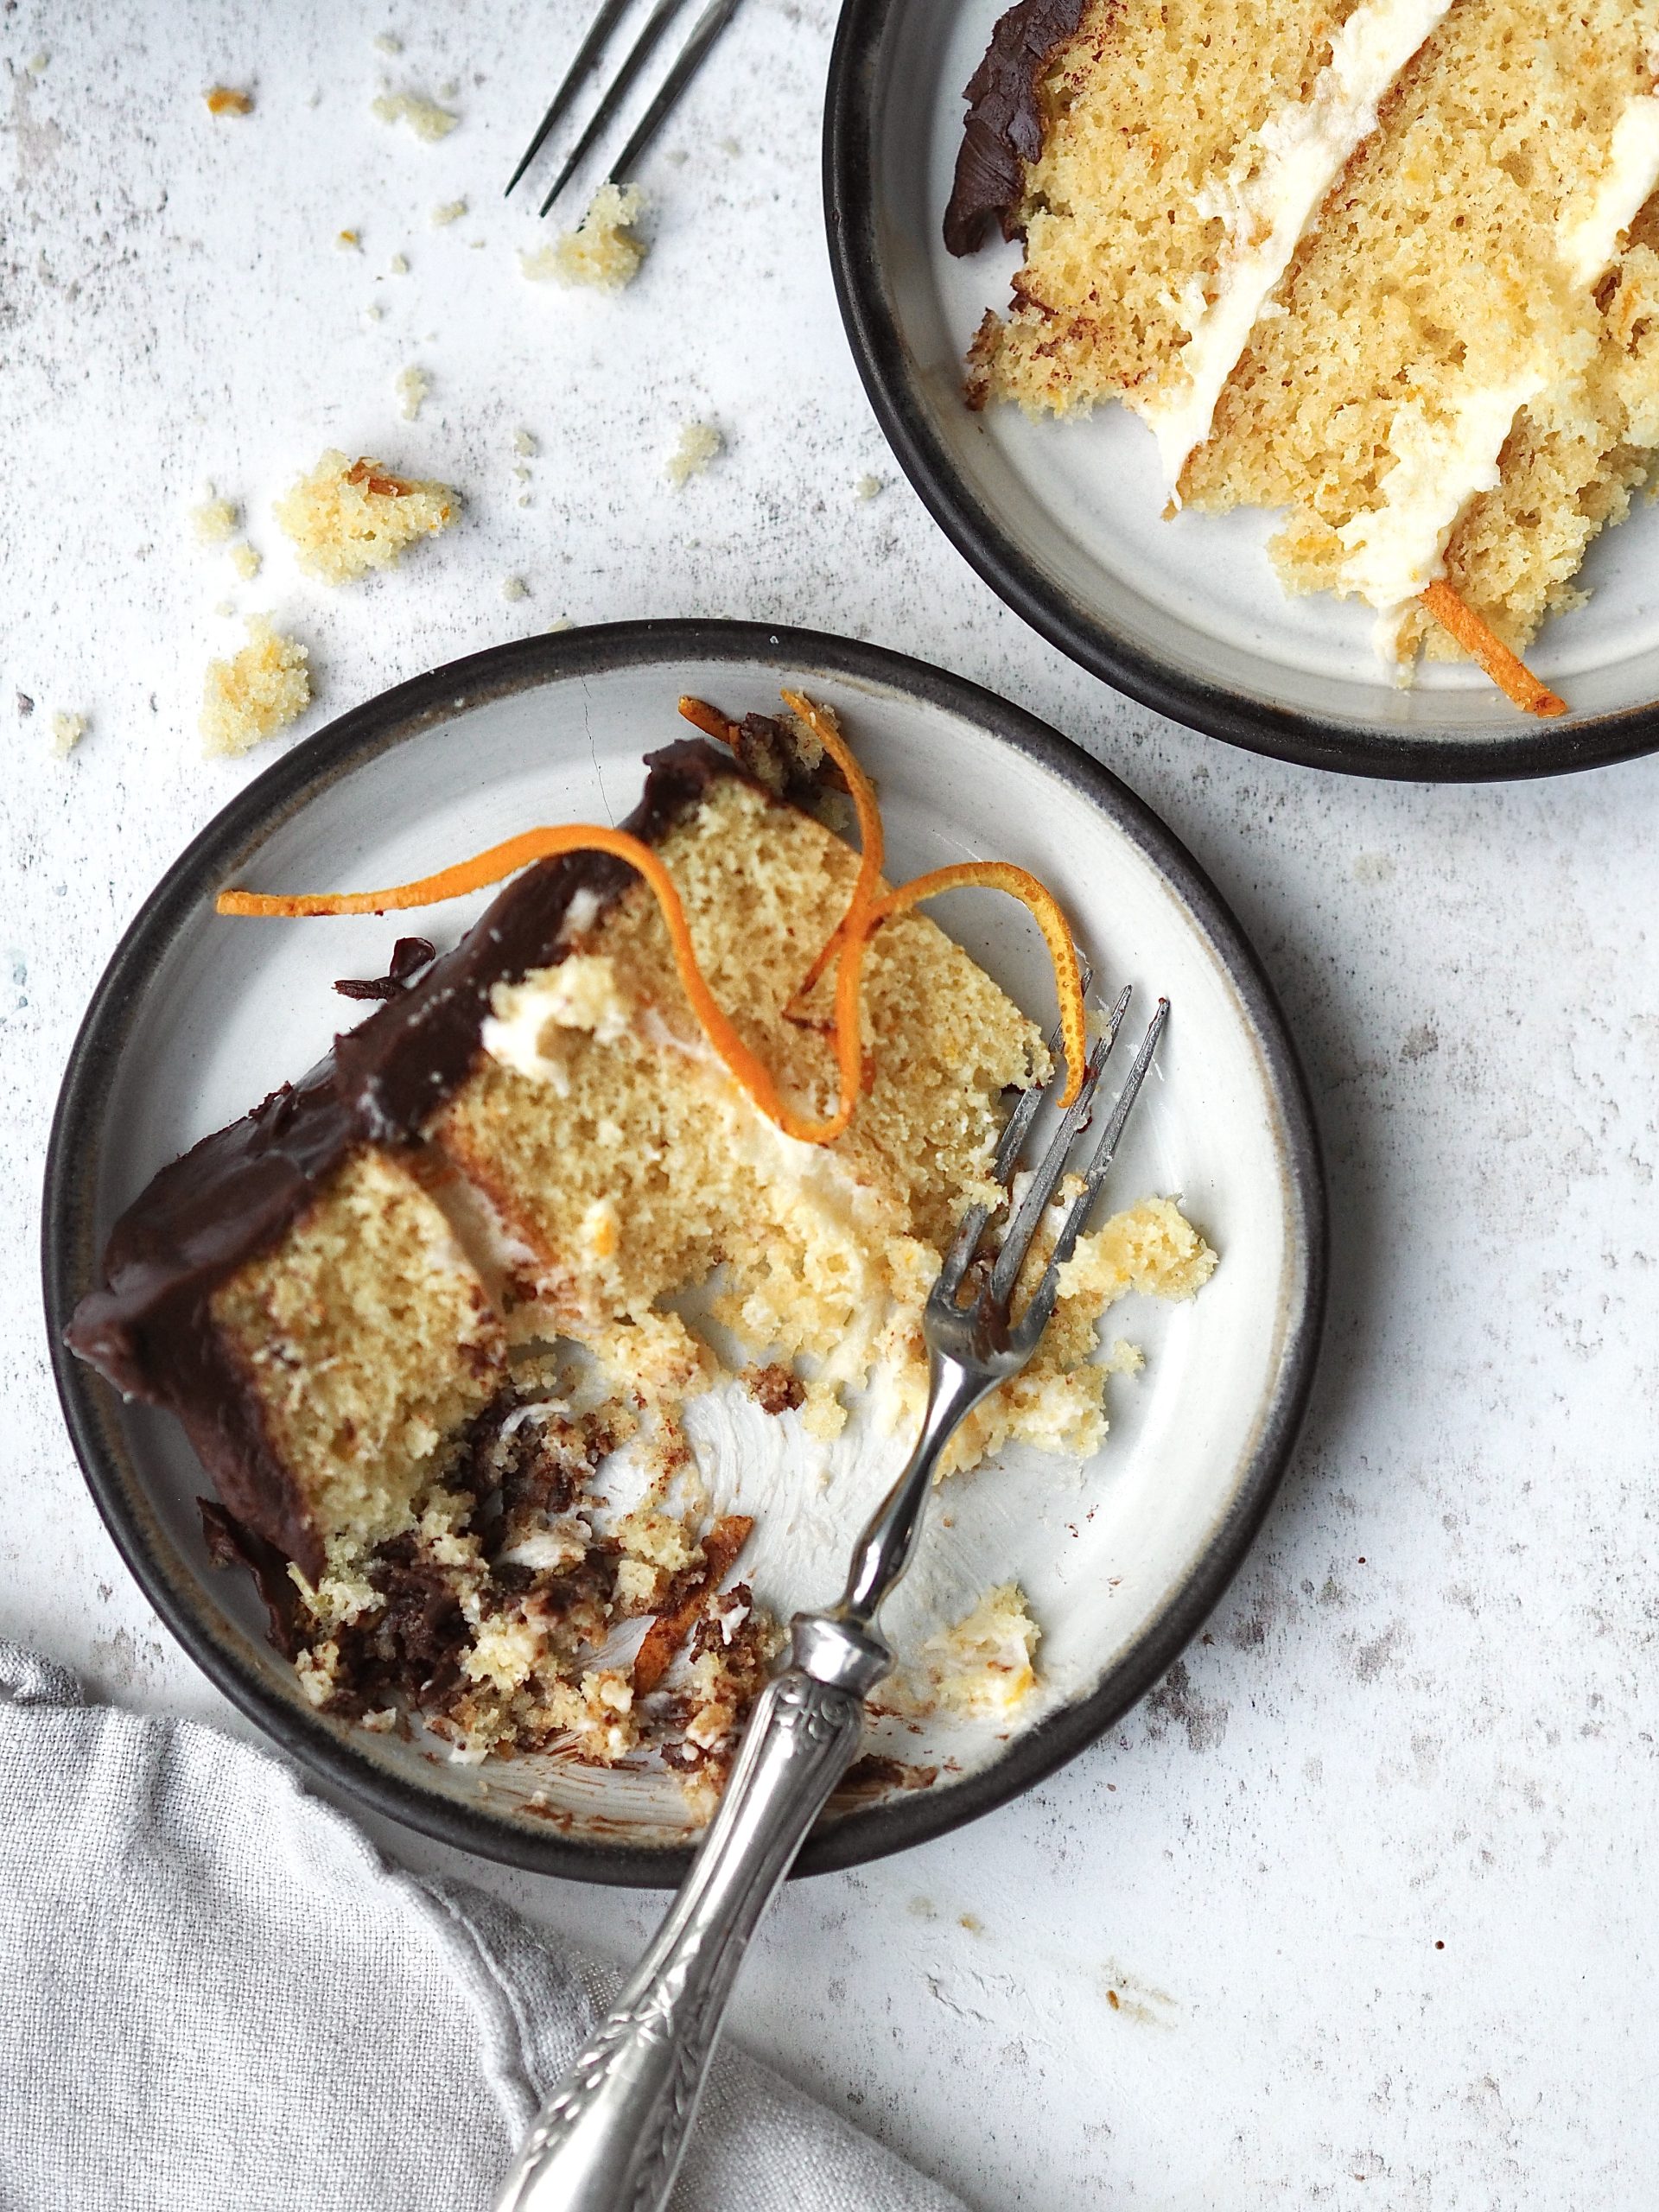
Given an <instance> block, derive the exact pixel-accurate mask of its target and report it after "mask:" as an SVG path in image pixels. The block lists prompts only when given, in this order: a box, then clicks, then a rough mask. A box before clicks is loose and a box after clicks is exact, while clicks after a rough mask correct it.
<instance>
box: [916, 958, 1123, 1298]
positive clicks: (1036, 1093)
mask: <svg viewBox="0 0 1659 2212" xmlns="http://www.w3.org/2000/svg"><path fill="white" fill-rule="evenodd" d="M1077 974H1078V978H1079V980H1080V982H1081V983H1082V987H1083V995H1084V998H1085V999H1086V998H1087V997H1088V995H1089V993H1090V990H1091V989H1092V988H1093V987H1094V981H1095V971H1094V969H1092V968H1091V967H1090V964H1089V963H1088V961H1087V960H1086V959H1084V957H1082V956H1081V955H1079V957H1078V960H1077ZM1127 999H1128V995H1127V993H1126V994H1125V996H1124V999H1123V1000H1122V1001H1119V1004H1118V1007H1117V1008H1116V1012H1115V1014H1114V1015H1113V1020H1114V1021H1116V1020H1122V1010H1123V1006H1124V1004H1126V1003H1127ZM1046 1042H1047V1045H1048V1056H1049V1058H1050V1059H1051V1060H1052V1061H1057V1062H1058V1058H1059V1053H1060V1025H1059V1023H1058V1021H1057V1022H1056V1023H1055V1025H1054V1027H1052V1029H1051V1030H1050V1031H1049V1033H1048V1037H1047V1039H1046ZM1051 1089H1052V1084H1040V1083H1033V1084H1030V1085H1029V1086H1028V1088H1027V1089H1026V1090H1022V1091H1021V1092H1020V1096H1019V1098H1018V1099H1017V1100H1016V1101H1015V1103H1014V1111H1013V1113H1012V1114H1010V1115H1009V1116H1008V1118H1007V1121H1006V1122H1004V1123H1003V1124H1002V1134H1001V1137H999V1138H998V1140H997V1146H996V1157H995V1159H994V1160H992V1162H991V1180H992V1181H993V1182H994V1183H1001V1185H1002V1186H1003V1190H1002V1200H1001V1203H1002V1205H1006V1204H1007V1183H1008V1179H1009V1177H1010V1176H1011V1175H1012V1174H1013V1173H1014V1169H1015V1168H1016V1167H1017V1166H1019V1164H1020V1154H1021V1153H1022V1152H1023V1151H1024V1150H1025V1144H1026V1138H1027V1135H1028V1133H1029V1131H1030V1128H1031V1125H1032V1123H1033V1122H1034V1121H1035V1120H1036V1118H1037V1112H1038V1109H1039V1107H1040V1106H1041V1104H1042V1103H1043V1101H1044V1099H1045V1098H1046V1096H1048V1093H1049V1091H1050V1090H1051ZM996 1211H999V1208H998V1207H995V1206H969V1209H968V1211H967V1212H966V1213H965V1214H963V1217H962V1225H961V1227H960V1228H959V1229H958V1230H957V1234H956V1237H955V1239H954V1241H953V1242H952V1243H951V1246H950V1250H949V1251H948V1252H947V1253H946V1254H945V1255H944V1262H943V1264H942V1265H941V1267H940V1268H939V1275H938V1287H939V1289H940V1292H941V1294H943V1295H944V1297H946V1298H954V1297H955V1296H956V1294H957V1291H958V1290H959V1289H960V1288H961V1287H962V1278H963V1274H965V1272H966V1271H967V1267H968V1262H969V1260H971V1259H972V1258H973V1256H974V1254H975V1253H976V1251H977V1250H978V1249H979V1240H980V1238H981V1237H982V1236H983V1235H984V1234H985V1224H986V1223H987V1222H988V1220H989V1219H990V1217H991V1216H992V1214H993V1213H995V1212H996Z"/></svg>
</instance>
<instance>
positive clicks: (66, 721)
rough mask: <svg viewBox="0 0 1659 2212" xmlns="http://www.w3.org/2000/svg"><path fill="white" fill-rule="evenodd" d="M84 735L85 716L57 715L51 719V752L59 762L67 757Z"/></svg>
mask: <svg viewBox="0 0 1659 2212" xmlns="http://www.w3.org/2000/svg"><path fill="white" fill-rule="evenodd" d="M85 736H86V715H68V714H57V715H53V717H52V750H53V751H54V753H56V754H57V756H58V758H59V760H67V759H68V758H69V755H70V754H71V753H73V751H74V749H75V747H77V746H78V745H79V743H80V741H81V739H82V738H83V737H85Z"/></svg>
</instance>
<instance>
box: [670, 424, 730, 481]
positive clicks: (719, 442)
mask: <svg viewBox="0 0 1659 2212" xmlns="http://www.w3.org/2000/svg"><path fill="white" fill-rule="evenodd" d="M725 443H726V441H725V439H724V438H723V437H721V434H720V432H719V431H718V430H717V429H715V425H714V424H713V423H686V424H685V426H684V427H683V429H682V430H681V432H680V442H679V443H678V445H677V446H676V447H675V448H674V450H673V452H672V453H671V454H670V455H669V457H668V461H667V464H666V466H665V467H664V470H663V474H664V475H665V476H666V477H667V479H668V480H669V482H670V483H671V485H672V486H674V488H675V490H676V491H677V492H683V491H684V489H685V487H686V486H687V485H688V484H689V483H690V481H691V479H692V478H693V477H694V476H701V475H702V472H703V470H704V469H705V468H707V467H708V466H709V462H710V461H712V460H713V459H714V458H715V454H717V453H719V452H720V451H721V449H722V448H723V447H724V445H725Z"/></svg>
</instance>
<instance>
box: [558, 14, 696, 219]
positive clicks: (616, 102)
mask: <svg viewBox="0 0 1659 2212" xmlns="http://www.w3.org/2000/svg"><path fill="white" fill-rule="evenodd" d="M681 5H682V0H657V5H656V6H655V7H654V8H653V9H652V11H651V14H650V15H649V16H647V17H646V19H645V29H643V30H642V31H641V32H640V34H639V37H638V38H637V39H635V41H634V42H633V44H632V46H631V47H630V48H628V50H627V53H626V54H625V55H624V56H623V58H622V66H621V67H620V69H618V71H617V73H616V74H615V76H614V77H613V79H611V82H610V86H609V87H608V89H607V91H606V92H605V95H604V97H603V99H601V101H600V103H599V105H598V106H597V107H596V108H595V109H594V111H593V114H592V115H591V116H590V117H589V118H588V128H587V129H586V130H584V131H583V132H582V136H581V137H580V138H578V139H577V141H576V143H575V145H574V146H573V147H572V148H571V149H570V153H569V157H568V159H567V160H566V162H565V164H564V167H563V168H562V169H561V170H560V171H559V174H558V175H557V176H556V178H555V180H554V183H553V189H552V190H551V192H550V193H549V194H548V195H547V197H546V199H545V200H543V202H542V204H541V207H540V209H539V211H538V212H539V213H542V214H543V215H545V214H546V213H547V211H548V209H549V208H550V207H551V206H552V205H553V202H554V201H555V200H556V199H557V198H558V196H559V194H561V193H562V192H563V190H564V188H565V186H566V185H567V184H569V181H570V180H571V178H572V177H573V176H574V175H575V173H576V171H577V170H578V169H579V168H581V166H582V161H583V159H584V157H585V156H586V155H587V152H588V148H589V147H590V146H591V145H592V144H593V143H594V139H595V138H597V137H598V136H599V134H600V132H601V130H604V128H605V127H606V125H607V124H608V123H609V121H610V119H611V118H612V117H613V115H614V114H615V113H616V111H617V110H618V108H620V106H621V105H622V103H623V101H624V100H625V99H626V98H627V96H628V92H629V90H630V88H631V87H632V84H633V80H634V79H635V78H636V77H637V76H638V75H639V72H640V71H641V70H642V69H643V68H644V67H645V64H646V62H647V61H649V60H650V59H651V57H652V54H653V53H654V52H655V51H656V48H657V45H658V41H659V40H660V39H661V37H662V35H663V33H664V31H665V30H666V29H668V27H669V25H670V23H671V22H672V21H673V20H674V18H675V16H677V14H678V13H679V11H680V8H681Z"/></svg>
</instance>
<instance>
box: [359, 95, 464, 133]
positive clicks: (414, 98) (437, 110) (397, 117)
mask: <svg viewBox="0 0 1659 2212" xmlns="http://www.w3.org/2000/svg"><path fill="white" fill-rule="evenodd" d="M372 109H373V112H374V113H375V114H376V115H377V116H378V118H380V120H381V122H382V123H406V124H408V125H409V127H410V130H412V131H413V132H414V133H415V136H416V137H417V138H424V139H425V140H426V142H427V143H428V144H429V145H435V144H436V143H437V141H438V140H439V139H440V138H447V137H448V136H449V133H450V132H451V131H452V130H454V127H455V125H456V124H458V123H459V122H460V121H461V118H460V117H459V116H458V115H453V114H451V112H450V111H449V110H448V108H447V107H440V106H439V105H438V104H437V102H436V101H435V100H429V99H425V98H424V97H423V95H422V94H421V93H419V92H381V93H379V94H378V95H377V97H376V98H375V99H374V101H373V102H372Z"/></svg>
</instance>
